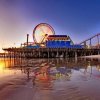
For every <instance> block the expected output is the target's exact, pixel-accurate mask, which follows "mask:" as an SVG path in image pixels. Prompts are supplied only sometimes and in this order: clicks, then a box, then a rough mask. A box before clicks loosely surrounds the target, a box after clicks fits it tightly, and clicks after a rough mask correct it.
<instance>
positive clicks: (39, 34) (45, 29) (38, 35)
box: [33, 23, 55, 45]
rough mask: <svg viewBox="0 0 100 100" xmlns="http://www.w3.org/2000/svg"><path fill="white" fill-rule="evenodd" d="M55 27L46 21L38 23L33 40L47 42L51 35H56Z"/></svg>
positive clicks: (37, 42) (41, 42)
mask: <svg viewBox="0 0 100 100" xmlns="http://www.w3.org/2000/svg"><path fill="white" fill-rule="evenodd" d="M54 34H55V32H54V29H53V28H52V27H51V26H50V25H49V24H46V23H40V24H38V25H37V26H36V27H35V28H34V30H33V40H34V42H35V43H36V44H38V45H41V44H45V42H46V40H47V37H48V36H49V35H54Z"/></svg>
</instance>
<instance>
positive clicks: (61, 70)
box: [0, 58, 100, 100]
mask: <svg viewBox="0 0 100 100" xmlns="http://www.w3.org/2000/svg"><path fill="white" fill-rule="evenodd" d="M6 71H7V72H6ZM15 72H16V74H20V75H23V74H24V75H25V77H26V79H28V82H29V84H30V85H29V86H28V87H27V88H29V87H33V86H34V87H33V89H32V90H30V91H33V90H34V89H35V92H34V93H33V94H35V95H31V97H32V99H30V100H55V99H58V100H99V99H100V97H99V92H100V88H98V87H99V84H100V60H99V59H83V58H81V59H77V60H75V59H12V60H10V59H1V60H0V77H1V76H2V77H4V76H5V75H6V76H7V75H9V74H10V75H12V76H13V75H14V73H15ZM7 73H9V74H7ZM11 73H12V74H11ZM1 81H2V79H1ZM31 85H33V86H31ZM25 89H26V87H25ZM92 90H94V91H92ZM21 91H22V90H21ZM27 91H28V90H27V89H26V91H24V92H27ZM28 92H29V91H28ZM19 93H20V94H19V95H21V93H22V92H19ZM17 95H18V94H17V93H16V96H17ZM16 96H15V97H16ZM28 96H29V97H30V94H29V95H28ZM92 96H93V98H92ZM12 97H13V94H12ZM15 97H13V98H14V99H11V98H10V97H9V99H7V100H19V99H15ZM27 98H28V97H27ZM4 100H6V99H4ZM20 100H22V99H20ZM23 100H24V99H23ZM25 100H28V99H25Z"/></svg>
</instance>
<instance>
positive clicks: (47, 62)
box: [0, 59, 100, 80]
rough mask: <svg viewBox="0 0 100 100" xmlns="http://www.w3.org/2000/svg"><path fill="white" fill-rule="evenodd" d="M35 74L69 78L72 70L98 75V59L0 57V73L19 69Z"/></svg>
mask: <svg viewBox="0 0 100 100" xmlns="http://www.w3.org/2000/svg"><path fill="white" fill-rule="evenodd" d="M28 68H30V71H29V74H30V75H31V76H32V73H34V72H35V73H36V74H37V79H40V78H41V79H60V78H65V79H66V80H70V78H71V76H72V75H73V74H74V72H77V71H78V72H81V73H83V74H84V75H87V74H88V75H90V76H91V75H95V76H99V75H100V60H99V59H78V60H77V61H76V60H75V59H1V60H0V74H2V76H3V75H4V72H5V73H11V72H13V71H16V70H17V71H20V72H21V73H24V74H27V69H28Z"/></svg>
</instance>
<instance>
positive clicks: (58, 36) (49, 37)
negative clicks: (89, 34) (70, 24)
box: [47, 35, 69, 40]
mask: <svg viewBox="0 0 100 100" xmlns="http://www.w3.org/2000/svg"><path fill="white" fill-rule="evenodd" d="M47 40H69V36H67V35H49V36H48V37H47Z"/></svg>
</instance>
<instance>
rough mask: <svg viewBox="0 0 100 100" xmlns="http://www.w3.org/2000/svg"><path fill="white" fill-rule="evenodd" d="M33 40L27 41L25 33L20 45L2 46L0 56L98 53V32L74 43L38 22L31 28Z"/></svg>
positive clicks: (77, 55)
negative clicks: (23, 40) (24, 38)
mask: <svg viewBox="0 0 100 100" xmlns="http://www.w3.org/2000/svg"><path fill="white" fill-rule="evenodd" d="M43 27H45V28H47V29H48V32H45V30H44V29H42V28H43ZM38 30H41V32H40V31H38ZM41 33H42V35H41ZM37 34H38V35H37ZM94 39H95V44H94V41H93V40H94ZM33 40H34V42H29V34H27V41H26V42H25V43H23V44H21V47H18V48H15V47H12V48H3V50H4V51H5V52H6V53H3V54H0V56H2V57H10V58H61V57H62V58H71V57H74V58H77V57H81V56H90V55H100V33H98V34H96V35H94V36H92V37H90V38H88V39H86V40H84V41H82V42H81V43H78V44H75V43H74V42H73V41H72V39H71V38H70V36H67V35H55V31H54V30H53V28H52V27H51V26H50V25H49V24H46V23H40V24H38V25H37V26H36V27H35V28H34V30H33Z"/></svg>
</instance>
